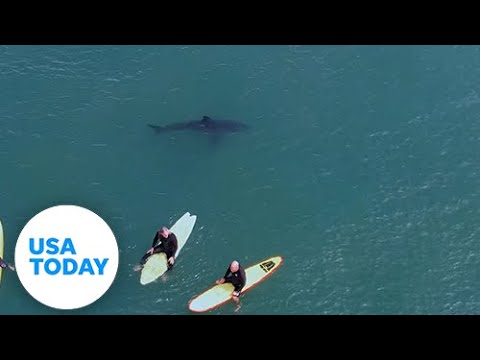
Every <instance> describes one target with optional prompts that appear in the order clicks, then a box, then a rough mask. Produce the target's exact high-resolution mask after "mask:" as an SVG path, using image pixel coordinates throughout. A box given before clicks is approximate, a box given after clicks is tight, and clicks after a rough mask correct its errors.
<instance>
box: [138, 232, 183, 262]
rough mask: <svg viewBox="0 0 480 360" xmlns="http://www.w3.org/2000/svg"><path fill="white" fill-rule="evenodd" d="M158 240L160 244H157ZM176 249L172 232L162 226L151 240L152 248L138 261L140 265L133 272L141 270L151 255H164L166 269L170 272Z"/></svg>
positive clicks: (175, 238)
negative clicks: (166, 260) (166, 264)
mask: <svg viewBox="0 0 480 360" xmlns="http://www.w3.org/2000/svg"><path fill="white" fill-rule="evenodd" d="M159 240H160V243H159V244H157V242H158V241H159ZM177 249H178V241H177V237H176V236H175V234H174V233H173V232H171V231H170V229H168V228H167V227H166V226H163V227H162V228H161V229H160V230H158V231H157V232H156V234H155V237H154V238H153V242H152V247H151V248H150V249H148V251H147V252H146V253H145V255H143V257H142V259H141V260H140V265H138V266H137V267H136V268H135V271H139V270H141V269H142V268H143V265H145V263H146V262H147V259H148V258H149V257H150V256H152V255H153V254H157V253H161V252H163V253H165V255H166V256H167V259H168V269H169V270H170V269H171V268H172V267H173V263H174V262H175V253H176V252H177Z"/></svg>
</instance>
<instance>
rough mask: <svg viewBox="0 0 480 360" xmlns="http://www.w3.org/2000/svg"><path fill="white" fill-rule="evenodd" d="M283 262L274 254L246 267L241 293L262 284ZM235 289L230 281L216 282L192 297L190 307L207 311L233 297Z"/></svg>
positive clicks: (197, 310) (194, 310) (190, 308)
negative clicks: (217, 283)
mask: <svg viewBox="0 0 480 360" xmlns="http://www.w3.org/2000/svg"><path fill="white" fill-rule="evenodd" d="M282 262H283V258H282V257H281V256H273V257H271V258H268V259H265V260H263V261H260V262H258V263H256V264H254V265H251V266H249V267H248V268H246V269H245V275H246V277H247V281H246V283H245V286H244V287H243V289H242V291H241V292H240V293H241V294H243V293H245V292H247V291H248V290H250V289H252V288H253V287H254V286H256V285H258V284H260V283H261V282H262V281H263V280H265V279H266V278H267V277H269V276H270V275H272V274H273V273H274V272H275V271H276V270H277V269H278V268H279V266H280V265H281V264H282ZM222 275H223V274H222ZM233 290H234V287H233V285H232V284H230V283H226V284H225V283H224V284H219V285H216V284H215V285H213V286H212V287H210V288H209V289H207V290H205V291H203V292H201V293H200V294H199V295H197V296H195V297H194V298H192V299H191V300H190V301H189V303H188V309H189V310H190V311H193V312H205V311H209V310H213V309H215V308H218V307H220V306H222V305H223V304H225V303H226V302H228V301H229V300H231V299H232V292H233Z"/></svg>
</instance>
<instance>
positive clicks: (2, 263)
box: [0, 257, 15, 271]
mask: <svg viewBox="0 0 480 360" xmlns="http://www.w3.org/2000/svg"><path fill="white" fill-rule="evenodd" d="M0 267H1V268H2V269H5V268H9V269H10V270H12V271H15V266H13V265H10V264H9V263H7V262H6V261H5V260H3V259H2V258H1V257H0Z"/></svg>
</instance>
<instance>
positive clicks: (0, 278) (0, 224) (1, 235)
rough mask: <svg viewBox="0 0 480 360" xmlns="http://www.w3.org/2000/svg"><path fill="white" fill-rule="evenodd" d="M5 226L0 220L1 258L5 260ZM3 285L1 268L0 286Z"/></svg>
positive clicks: (0, 270)
mask: <svg viewBox="0 0 480 360" xmlns="http://www.w3.org/2000/svg"><path fill="white" fill-rule="evenodd" d="M3 244H4V240H3V226H2V221H1V220H0V257H1V258H2V259H3V246H4V245H3ZM1 283H2V268H1V267H0V284H1Z"/></svg>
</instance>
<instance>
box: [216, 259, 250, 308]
mask: <svg viewBox="0 0 480 360" xmlns="http://www.w3.org/2000/svg"><path fill="white" fill-rule="evenodd" d="M246 281H247V275H246V274H245V270H244V269H243V267H241V266H240V264H239V262H238V261H236V260H234V261H232V263H231V264H230V265H229V266H228V268H227V271H226V272H225V275H224V276H223V277H222V278H220V279H218V280H217V281H216V282H215V283H216V284H217V285H218V284H223V283H231V284H232V285H233V286H234V289H233V292H232V298H233V300H234V301H235V302H236V303H237V310H238V309H239V308H240V300H239V296H240V292H241V291H242V289H243V287H244V286H245V283H246Z"/></svg>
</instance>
